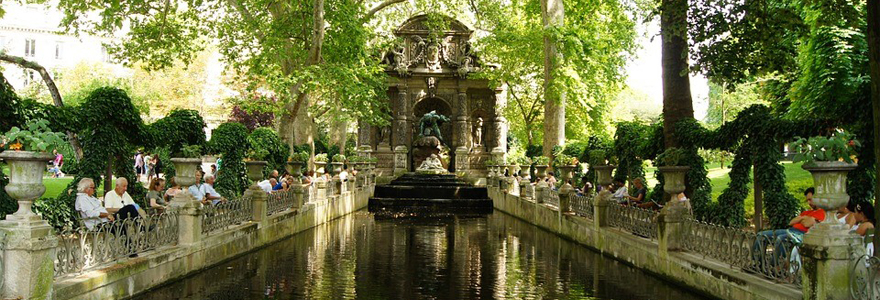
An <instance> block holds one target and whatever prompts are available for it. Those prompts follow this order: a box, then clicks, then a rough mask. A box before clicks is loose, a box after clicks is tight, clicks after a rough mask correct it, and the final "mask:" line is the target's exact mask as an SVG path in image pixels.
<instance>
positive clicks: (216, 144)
mask: <svg viewBox="0 0 880 300" xmlns="http://www.w3.org/2000/svg"><path fill="white" fill-rule="evenodd" d="M247 138H248V132H247V128H246V127H244V125H242V124H241V123H232V122H229V123H223V124H220V126H218V127H217V129H214V131H213V132H212V133H211V141H210V142H208V147H209V148H210V149H211V152H213V153H217V154H220V155H223V166H222V167H221V169H220V170H218V171H219V174H218V175H217V182H216V184H215V188H216V189H217V192H218V193H220V195H223V196H225V197H235V196H239V195H241V193H243V192H244V190H245V189H247V186H248V179H247V172H246V171H245V166H244V156H245V153H247V151H248V146H247V145H248V144H246V143H243V142H245V141H247Z"/></svg>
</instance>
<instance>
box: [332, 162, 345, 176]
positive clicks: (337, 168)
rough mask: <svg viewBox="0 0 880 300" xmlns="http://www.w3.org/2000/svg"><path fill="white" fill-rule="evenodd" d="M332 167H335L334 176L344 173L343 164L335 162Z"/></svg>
mask: <svg viewBox="0 0 880 300" xmlns="http://www.w3.org/2000/svg"><path fill="white" fill-rule="evenodd" d="M330 165H332V166H333V174H334V175H339V173H341V172H342V165H343V163H342V162H338V161H334V162H332V163H330Z"/></svg>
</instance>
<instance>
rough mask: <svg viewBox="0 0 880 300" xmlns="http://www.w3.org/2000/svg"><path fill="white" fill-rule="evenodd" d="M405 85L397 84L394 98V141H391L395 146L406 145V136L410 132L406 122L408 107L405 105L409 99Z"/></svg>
mask: <svg viewBox="0 0 880 300" xmlns="http://www.w3.org/2000/svg"><path fill="white" fill-rule="evenodd" d="M407 98H408V97H407V93H406V87H405V86H402V85H400V86H398V91H397V98H396V99H394V108H395V112H394V135H393V138H394V141H393V142H392V143H393V144H394V146H395V148H396V147H397V146H406V145H407V136H409V134H410V130H409V123H408V122H407V115H408V114H409V108H408V107H407V106H408V105H407V104H408V103H409V101H408V100H409V99H407Z"/></svg>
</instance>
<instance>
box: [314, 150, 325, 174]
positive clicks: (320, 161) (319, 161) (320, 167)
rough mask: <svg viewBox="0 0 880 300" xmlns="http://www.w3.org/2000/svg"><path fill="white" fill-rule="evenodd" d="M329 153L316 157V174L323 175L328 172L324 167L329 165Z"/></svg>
mask: <svg viewBox="0 0 880 300" xmlns="http://www.w3.org/2000/svg"><path fill="white" fill-rule="evenodd" d="M327 160H328V158H327V153H321V154H317V155H315V173H318V175H323V174H324V173H325V172H326V171H327V170H326V169H325V168H324V166H326V165H327Z"/></svg>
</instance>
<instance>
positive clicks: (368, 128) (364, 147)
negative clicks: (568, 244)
mask: <svg viewBox="0 0 880 300" xmlns="http://www.w3.org/2000/svg"><path fill="white" fill-rule="evenodd" d="M369 150H373V125H370V123H367V122H366V121H363V120H361V121H358V151H359V152H364V151H369Z"/></svg>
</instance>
